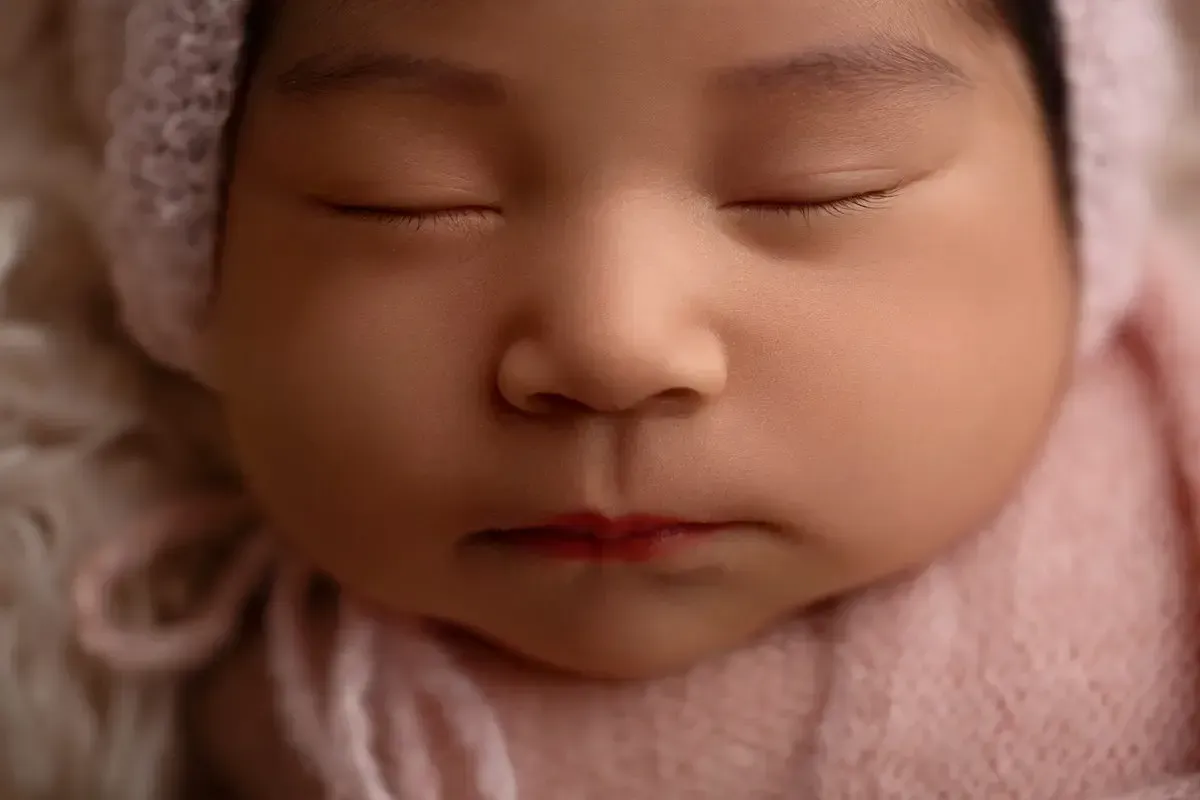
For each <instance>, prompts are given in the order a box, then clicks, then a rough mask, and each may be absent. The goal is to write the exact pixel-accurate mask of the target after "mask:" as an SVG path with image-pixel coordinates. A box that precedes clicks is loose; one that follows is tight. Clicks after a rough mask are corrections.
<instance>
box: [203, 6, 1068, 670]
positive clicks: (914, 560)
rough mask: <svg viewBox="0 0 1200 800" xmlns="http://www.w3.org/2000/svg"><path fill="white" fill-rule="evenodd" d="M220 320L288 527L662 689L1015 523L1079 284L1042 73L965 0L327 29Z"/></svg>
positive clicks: (418, 599)
mask: <svg viewBox="0 0 1200 800" xmlns="http://www.w3.org/2000/svg"><path fill="white" fill-rule="evenodd" d="M280 6H281V8H280V9H279V11H278V13H277V14H276V15H275V17H274V18H273V19H272V20H270V26H269V30H268V31H267V35H266V36H265V38H264V41H263V42H262V43H261V44H262V45H263V47H262V51H261V53H259V58H258V59H257V60H256V61H255V63H254V70H253V74H252V78H251V81H250V85H249V87H248V90H247V96H246V98H245V106H244V113H243V115H242V117H241V119H240V121H239V128H238V130H237V131H236V140H235V143H236V148H235V152H234V158H233V163H232V174H231V183H230V187H229V193H228V208H227V219H226V227H225V231H224V239H223V251H222V256H221V265H220V266H221V282H220V287H219V291H218V294H217V296H216V297H215V299H214V313H213V317H212V319H211V323H210V325H209V327H208V329H207V331H206V351H207V356H206V357H207V362H206V370H207V374H206V378H207V380H209V381H210V382H211V384H212V385H213V387H214V388H215V389H216V390H217V392H218V393H219V394H220V396H221V398H222V401H223V404H224V408H225V411H226V414H227V418H228V423H229V426H230V429H231V431H232V435H233V438H234V441H235V444H236V448H237V451H238V455H239V457H240V459H241V463H242V465H243V467H244V470H245V474H246V476H247V479H248V481H249V483H250V484H251V487H252V489H253V490H254V492H255V493H256V495H257V497H258V498H259V499H260V501H261V503H262V505H263V507H264V508H265V510H266V512H267V514H268V516H269V517H270V518H271V519H272V520H273V522H274V523H275V524H276V525H277V528H278V531H279V534H280V536H282V537H284V539H285V540H286V542H287V544H288V545H289V546H292V547H294V548H295V549H296V550H297V551H298V552H299V553H300V554H301V555H302V556H303V557H304V558H306V559H308V560H309V561H310V562H311V563H313V564H314V565H316V566H317V567H318V568H319V569H320V570H322V571H324V572H326V573H328V574H329V575H330V576H332V577H333V578H334V579H336V580H337V581H338V582H339V583H340V584H341V586H342V587H343V589H344V591H345V592H347V593H348V594H350V595H352V596H355V597H358V598H360V599H362V600H364V601H365V602H368V603H370V604H372V605H373V606H374V607H376V608H380V609H383V610H384V612H385V613H395V614H398V615H411V616H415V617H420V618H425V619H430V620H435V621H440V622H445V623H449V624H451V625H453V626H454V627H457V628H461V629H464V630H467V631H471V632H474V633H475V634H478V635H479V636H481V637H482V638H485V639H488V640H491V641H493V642H495V643H497V644H499V645H501V646H502V647H504V648H506V649H508V650H511V651H513V652H515V653H517V654H520V655H523V656H525V657H527V658H529V659H532V660H535V661H538V662H541V663H543V664H546V665H550V666H553V667H557V668H561V669H565V670H570V671H573V672H578V673H583V674H587V675H594V676H607V677H643V676H651V675H656V674H662V673H666V672H670V671H672V670H677V669H680V668H683V667H685V666H687V665H690V664H692V663H695V662H697V661H699V660H701V659H703V658H705V657H707V656H709V655H712V654H715V653H718V652H721V651H724V650H727V649H729V648H732V647H735V646H737V645H738V644H740V643H742V642H744V641H746V640H747V639H748V638H750V637H753V636H755V635H756V634H758V633H759V632H761V631H762V630H764V629H765V628H767V627H769V626H771V625H772V624H773V623H777V622H778V621H780V620H781V619H782V618H785V617H787V616H788V615H792V614H795V613H797V612H799V611H800V610H802V609H804V608H805V607H807V606H809V605H810V604H813V603H815V602H818V601H821V600H823V599H828V598H831V597H834V596H837V595H840V594H843V593H846V592H849V591H852V590H855V589H859V588H861V587H864V586H866V585H868V584H871V583H874V582H876V581H880V580H884V579H888V578H893V577H896V576H900V575H902V574H903V573H904V572H905V571H907V570H911V569H914V568H918V567H919V566H920V565H922V564H924V563H927V562H928V561H929V560H930V559H932V558H934V557H936V556H937V555H938V553H939V552H940V551H942V550H944V549H945V548H947V547H949V546H950V545H952V544H953V543H954V542H955V541H957V540H958V539H960V538H961V537H963V536H965V535H967V534H969V533H971V532H972V531H974V530H977V529H978V528H979V527H980V526H983V525H986V524H987V523H988V521H989V520H990V518H991V517H992V516H993V515H994V514H995V513H997V511H998V510H999V508H1000V507H1001V506H1002V505H1003V504H1004V502H1005V500H1007V499H1008V498H1009V497H1011V496H1012V494H1013V492H1014V491H1015V490H1016V488H1017V484H1018V483H1019V481H1020V479H1021V477H1022V475H1023V473H1024V472H1025V470H1026V469H1027V468H1028V466H1029V463H1030V462H1031V460H1032V459H1033V458H1034V457H1035V455H1036V452H1037V450H1038V448H1039V446H1040V443H1041V442H1042V440H1043V438H1044V434H1045V430H1046V427H1047V426H1048V425H1049V423H1050V422H1051V418H1052V417H1053V414H1054V411H1055V408H1056V406H1057V403H1058V399H1059V396H1060V391H1061V388H1062V383H1063V380H1064V373H1065V372H1066V371H1067V365H1068V363H1069V360H1070V354H1071V351H1072V342H1071V339H1072V330H1073V321H1074V287H1073V279H1072V269H1071V263H1070V261H1071V259H1070V253H1069V250H1070V248H1069V242H1068V236H1067V234H1066V232H1065V230H1064V225H1063V222H1062V217H1063V214H1062V213H1061V210H1060V207H1059V203H1058V193H1057V189H1056V179H1055V174H1054V168H1053V165H1052V163H1051V155H1050V147H1049V145H1048V143H1047V138H1046V136H1045V134H1044V128H1043V125H1042V122H1041V119H1040V114H1039V108H1038V103H1037V99H1036V97H1035V92H1034V90H1033V88H1032V85H1031V83H1030V81H1029V79H1028V77H1027V74H1026V70H1025V68H1024V66H1023V60H1022V56H1021V50H1020V47H1019V45H1018V44H1016V43H1015V42H1013V41H1011V40H1010V39H1009V38H1008V37H1007V36H1006V35H1005V34H1003V33H1002V32H1000V31H998V30H993V29H989V28H988V27H987V26H986V25H985V24H984V22H983V21H981V19H980V16H979V15H978V14H975V15H973V14H972V13H971V12H970V11H969V10H967V9H964V8H962V7H961V6H962V3H961V2H952V0H864V1H862V2H841V3H830V2H828V0H606V1H605V2H600V3H596V2H576V1H575V0H519V2H512V1H511V0H508V1H506V2H499V1H496V2H493V1H492V0H438V1H437V2H433V1H432V0H427V1H426V2H416V1H415V0H406V1H402V0H391V1H390V2H378V1H377V0H376V1H375V2H368V1H367V0H354V1H353V2H338V3H334V2H331V0H288V2H287V3H283V4H280Z"/></svg>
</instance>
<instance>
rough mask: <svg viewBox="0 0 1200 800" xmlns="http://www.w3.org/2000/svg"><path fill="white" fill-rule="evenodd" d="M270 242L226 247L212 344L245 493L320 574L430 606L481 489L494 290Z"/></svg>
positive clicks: (300, 241) (301, 243)
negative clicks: (476, 447) (432, 589)
mask: <svg viewBox="0 0 1200 800" xmlns="http://www.w3.org/2000/svg"><path fill="white" fill-rule="evenodd" d="M264 227H265V228H266V229H267V230H271V229H272V228H271V227H269V226H264ZM275 241H277V240H275ZM275 241H273V242H271V243H267V242H257V241H256V240H255V239H254V237H253V235H251V236H248V237H244V238H241V239H238V238H232V239H231V246H230V249H229V250H228V251H227V253H226V257H225V278H224V282H223V286H222V289H221V292H220V294H219V297H218V299H217V302H216V306H215V312H214V318H213V324H212V326H211V329H210V341H211V342H212V347H213V353H214V357H213V364H214V368H213V376H212V382H213V383H214V385H215V388H216V389H217V390H218V392H219V393H220V394H221V396H222V403H223V407H224V410H225V414H226V419H227V424H228V426H229V428H230V431H231V434H232V437H233V440H234V445H235V447H236V449H237V455H238V458H239V460H240V462H241V464H242V466H243V469H244V471H245V473H246V475H247V479H248V480H249V482H250V483H251V485H252V487H253V489H254V491H255V493H256V496H257V497H258V498H259V499H260V501H261V502H262V503H263V504H264V506H265V507H266V509H267V511H268V513H269V515H270V516H271V518H272V519H273V520H274V521H275V522H277V524H278V525H279V528H280V531H281V533H282V535H284V536H286V537H288V538H289V539H290V540H291V542H292V544H294V545H295V546H296V547H297V548H298V549H299V550H300V551H301V552H302V553H303V554H304V555H305V556H306V557H307V558H309V559H310V560H311V561H313V562H314V563H317V564H320V565H321V567H322V568H324V569H327V570H328V571H330V572H332V573H333V574H334V575H336V576H338V577H340V578H353V580H350V581H349V582H350V583H352V584H355V585H364V586H368V587H369V586H374V585H387V586H389V589H388V592H389V594H390V595H392V596H396V595H397V593H403V587H405V586H407V587H409V588H410V590H411V592H412V593H413V596H414V597H420V596H422V595H428V591H427V587H425V586H424V584H425V583H426V582H428V583H436V582H437V581H438V580H439V579H441V578H443V577H444V575H443V574H442V573H441V571H440V570H441V569H443V568H445V569H449V568H450V567H449V564H448V563H447V559H448V557H449V556H448V551H449V549H450V548H448V546H447V542H448V541H449V539H450V538H451V537H453V536H454V535H457V534H459V533H461V532H462V531H463V530H465V529H468V524H469V522H468V521H469V520H470V518H471V517H472V516H473V509H472V499H473V497H474V496H475V493H474V492H473V491H472V488H471V487H472V483H473V481H475V475H477V474H478V475H483V474H487V473H488V472H489V469H488V464H486V463H479V462H480V458H482V456H481V455H480V453H481V451H473V449H472V445H473V443H477V442H480V441H482V440H483V439H484V438H485V434H486V431H484V430H483V429H482V428H481V424H482V423H483V422H484V419H483V418H482V416H481V415H480V414H479V407H480V404H481V402H486V398H487V391H488V388H489V387H488V385H487V377H488V375H487V370H486V365H487V364H488V363H489V362H490V361H491V355H490V353H489V348H490V347H491V346H493V343H492V341H491V340H492V339H493V338H494V332H493V331H492V326H491V325H490V323H489V320H488V319H487V318H486V316H485V315H484V314H482V313H481V311H480V309H481V307H483V305H484V298H485V297H486V296H487V293H488V290H489V287H487V286H486V285H481V284H480V283H479V282H475V283H471V282H463V281H454V280H442V281H430V280H429V279H428V277H427V276H428V275H430V274H434V273H431V272H429V271H424V272H422V273H420V274H416V273H414V274H405V273H403V272H400V271H398V270H395V269H392V270H390V271H385V270H384V269H382V268H380V269H378V270H373V269H371V268H369V266H368V267H367V268H364V265H363V264H361V263H359V264H355V265H353V268H351V265H349V264H340V263H339V262H338V260H337V259H330V258H327V257H326V256H325V254H322V253H320V252H313V251H312V246H313V245H314V244H316V243H315V242H314V243H309V245H310V246H309V247H308V248H306V247H305V242H304V241H303V238H302V237H300V238H298V239H297V240H296V241H293V242H291V243H289V244H287V245H285V246H284V247H283V249H282V250H280V248H279V245H278V244H276V243H275ZM268 246H269V247H270V249H266V248H267V247H268ZM268 253H269V256H268V257H262V256H265V255H266V254H268ZM343 257H344V256H343ZM250 259H254V267H253V268H244V269H243V268H240V267H242V266H243V265H245V264H247V263H249V260H250ZM339 267H343V268H339ZM473 455H475V456H480V458H475V459H473V458H472V456H473ZM449 493H453V495H454V497H455V498H456V499H457V502H455V503H447V502H445V500H446V497H447V496H448V494H449ZM456 514H461V517H456V516H455V515H456Z"/></svg>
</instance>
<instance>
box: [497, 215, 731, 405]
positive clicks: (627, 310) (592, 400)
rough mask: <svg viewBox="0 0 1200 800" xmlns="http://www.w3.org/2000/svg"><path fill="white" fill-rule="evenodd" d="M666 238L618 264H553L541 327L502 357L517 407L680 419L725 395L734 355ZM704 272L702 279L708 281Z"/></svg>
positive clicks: (541, 304) (616, 251)
mask: <svg viewBox="0 0 1200 800" xmlns="http://www.w3.org/2000/svg"><path fill="white" fill-rule="evenodd" d="M590 238H591V241H592V242H593V243H594V242H595V241H596V240H597V236H596V234H595V231H593V232H592V234H591V237H590ZM640 238H641V241H643V242H645V234H643V237H640ZM658 238H659V239H660V241H659V247H658V248H655V247H651V248H644V247H643V248H634V247H630V246H618V247H614V248H611V249H610V254H609V255H610V257H608V258H595V257H592V258H578V259H575V260H574V263H569V264H563V262H562V261H559V262H558V263H557V264H555V265H551V266H552V267H555V268H553V269H548V270H547V271H546V279H545V280H544V281H542V283H544V285H543V286H541V287H535V288H540V289H541V291H540V292H536V291H535V294H538V296H539V297H540V299H539V300H538V301H537V302H536V303H535V304H534V305H535V306H536V307H535V308H534V311H533V313H532V314H530V315H529V319H530V320H531V324H529V325H527V326H525V328H524V332H523V333H521V334H520V335H517V336H515V337H514V338H513V339H512V341H511V342H510V343H509V344H508V345H507V346H506V348H505V350H504V352H503V353H502V355H501V359H500V364H499V369H498V375H497V378H496V382H497V385H498V389H499V393H500V396H501V397H502V398H503V399H504V401H505V402H506V403H507V404H508V405H510V406H512V407H514V408H517V409H519V410H521V411H523V412H526V413H530V414H549V413H555V412H563V411H568V412H576V413H604V414H617V413H627V412H644V413H652V412H653V411H654V410H656V409H657V410H659V411H663V412H665V411H666V410H667V409H670V410H671V411H672V412H674V413H679V412H680V411H681V410H682V411H687V410H692V409H695V408H696V407H698V406H701V405H704V404H705V403H707V402H709V401H711V400H712V399H714V398H716V397H717V396H719V395H720V394H721V393H722V392H723V391H724V389H725V386H726V382H727V379H728V366H727V358H726V353H725V348H724V344H723V342H722V340H721V337H720V335H719V333H718V331H717V330H715V329H714V326H713V325H711V324H710V323H708V322H707V321H706V315H705V303H704V301H703V299H702V294H703V293H702V292H700V291H691V290H690V288H689V285H688V283H687V278H686V277H683V276H684V275H686V274H687V270H686V269H672V268H671V267H672V264H673V263H675V264H678V262H680V261H681V256H682V253H681V252H678V251H676V252H674V253H673V254H668V253H663V252H661V248H662V247H663V246H664V245H665V244H666V243H665V242H663V241H661V239H662V237H658ZM631 240H632V241H631ZM637 240H638V237H626V238H625V239H623V240H621V244H622V245H629V244H631V243H636V241H637ZM593 247H594V244H593ZM635 249H641V250H642V251H643V252H640V253H636V252H633V251H634V250H635ZM656 249H658V250H659V252H657V253H655V252H650V251H653V250H656ZM558 252H560V253H561V252H563V250H558ZM622 253H623V254H624V255H625V256H626V257H623V258H622V257H619V256H621V255H622ZM654 256H658V257H654ZM672 256H673V257H672ZM682 266H683V267H685V268H686V267H687V266H688V265H686V264H684V265H682ZM696 266H697V265H696V264H691V267H693V270H692V277H693V278H695V275H696V273H698V272H703V270H697V269H695V267H696ZM692 284H693V285H695V281H694V280H693V281H692Z"/></svg>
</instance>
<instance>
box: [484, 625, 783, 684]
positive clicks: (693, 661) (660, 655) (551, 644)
mask: <svg viewBox="0 0 1200 800" xmlns="http://www.w3.org/2000/svg"><path fill="white" fill-rule="evenodd" d="M765 627H767V626H765V625H756V626H752V627H748V628H746V629H743V630H715V629H713V628H711V627H710V626H707V625H704V624H703V623H702V624H701V625H700V626H679V627H678V628H677V629H676V630H674V631H673V632H672V633H671V635H666V636H664V635H660V632H659V631H655V630H654V626H652V625H638V624H635V625H631V626H628V627H621V628H618V629H612V628H607V626H602V627H600V628H599V629H597V628H595V627H589V626H586V625H579V626H576V627H575V628H574V629H573V630H570V631H569V632H564V631H561V630H560V631H556V632H555V633H554V634H551V635H546V634H545V633H543V632H541V631H529V630H526V631H522V632H521V633H523V634H524V635H513V634H514V633H515V632H513V631H506V632H505V633H506V634H507V635H503V634H499V635H498V634H496V633H488V632H479V631H473V632H471V635H472V638H476V639H479V640H481V641H482V642H483V643H485V644H486V645H487V646H488V647H489V648H492V649H495V650H498V651H500V653H501V655H502V657H504V658H507V659H511V660H515V661H516V662H518V663H519V664H522V665H524V666H525V667H529V666H533V667H535V668H540V669H545V670H548V671H550V672H554V673H559V674H562V675H567V676H571V677H575V678H584V679H589V680H602V681H646V680H654V679H658V678H668V677H671V676H675V675H679V674H681V673H685V672H687V671H689V670H691V669H692V668H693V667H696V666H698V665H699V664H701V663H704V662H706V661H709V660H711V659H714V658H719V657H721V656H723V655H725V654H727V653H729V652H732V651H734V650H737V649H738V648H740V647H743V646H745V645H746V644H747V643H748V642H749V641H752V640H753V639H755V638H756V637H757V635H758V634H759V633H760V632H761V631H762V629H763V628H765ZM689 628H691V629H690V630H689Z"/></svg>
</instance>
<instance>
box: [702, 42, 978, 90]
mask: <svg viewBox="0 0 1200 800" xmlns="http://www.w3.org/2000/svg"><path fill="white" fill-rule="evenodd" d="M715 83H716V85H717V86H719V87H720V88H722V89H723V90H725V91H758V92H763V93H775V92H778V91H781V90H791V89H804V90H810V91H814V90H820V91H823V92H870V91H886V90H896V89H904V88H914V87H917V88H932V89H945V90H958V89H965V88H969V87H970V86H971V85H972V82H971V80H970V78H969V77H968V76H967V74H966V73H965V72H964V71H963V70H962V69H961V68H960V67H959V66H957V65H956V64H955V63H954V62H952V61H950V60H949V59H948V58H946V57H945V56H942V55H939V54H938V53H935V52H934V51H933V50H930V49H929V48H927V47H924V46H922V45H919V44H916V43H914V42H906V41H890V40H881V41H875V42H870V43H867V44H858V45H847V46H841V47H832V48H827V49H821V50H814V51H811V52H807V53H801V54H799V55H796V56H788V57H784V58H780V59H772V60H767V61H762V62H757V63H752V64H746V65H741V66H737V67H733V68H731V69H727V70H723V71H721V72H720V73H719V74H718V75H717V77H716V80H715Z"/></svg>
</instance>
